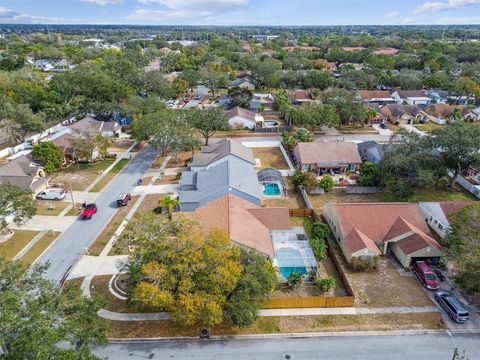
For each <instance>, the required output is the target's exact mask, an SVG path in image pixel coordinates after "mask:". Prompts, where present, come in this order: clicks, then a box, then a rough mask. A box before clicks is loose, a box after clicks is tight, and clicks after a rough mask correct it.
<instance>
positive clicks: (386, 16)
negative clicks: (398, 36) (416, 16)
mask: <svg viewBox="0 0 480 360" xmlns="http://www.w3.org/2000/svg"><path fill="white" fill-rule="evenodd" d="M398 16H400V12H399V11H389V12H387V13H385V14H384V15H383V18H384V19H395V18H396V17H398Z"/></svg>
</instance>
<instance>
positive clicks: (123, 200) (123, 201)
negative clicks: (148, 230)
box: [117, 193, 132, 207]
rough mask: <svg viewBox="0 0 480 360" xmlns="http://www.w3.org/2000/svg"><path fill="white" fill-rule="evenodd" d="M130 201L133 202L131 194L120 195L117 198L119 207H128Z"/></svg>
mask: <svg viewBox="0 0 480 360" xmlns="http://www.w3.org/2000/svg"><path fill="white" fill-rule="evenodd" d="M130 200H132V196H131V195H130V194H127V193H123V194H120V195H119V196H118V197H117V207H122V206H127V205H128V202H129V201H130Z"/></svg>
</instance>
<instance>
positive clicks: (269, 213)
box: [175, 194, 291, 256]
mask: <svg viewBox="0 0 480 360" xmlns="http://www.w3.org/2000/svg"><path fill="white" fill-rule="evenodd" d="M175 215H176V216H185V217H191V218H193V219H197V220H198V221H199V222H200V223H201V224H202V225H203V226H204V227H205V228H206V229H214V228H217V229H222V230H225V231H227V232H228V234H229V236H230V239H231V240H232V241H233V242H235V243H237V244H240V245H243V246H246V247H249V248H252V249H256V250H258V251H260V252H262V253H264V254H267V255H270V256H273V255H274V253H273V244H272V240H271V237H270V230H286V229H290V227H291V223H290V215H289V212H288V209H287V208H262V207H260V206H258V205H256V204H253V203H251V202H249V201H246V200H243V199H242V198H240V197H238V196H235V195H232V194H228V195H225V196H222V197H221V198H218V199H216V200H214V201H211V202H209V203H208V204H206V205H203V206H201V207H199V208H197V209H196V210H195V211H194V212H181V213H175Z"/></svg>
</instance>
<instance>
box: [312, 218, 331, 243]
mask: <svg viewBox="0 0 480 360" xmlns="http://www.w3.org/2000/svg"><path fill="white" fill-rule="evenodd" d="M311 231H312V237H314V238H317V239H325V238H326V237H327V236H328V235H329V234H330V228H329V227H328V225H327V224H324V223H321V222H316V223H313V225H312V230H311Z"/></svg>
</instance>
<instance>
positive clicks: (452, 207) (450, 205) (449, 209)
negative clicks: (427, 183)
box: [418, 201, 476, 238]
mask: <svg viewBox="0 0 480 360" xmlns="http://www.w3.org/2000/svg"><path fill="white" fill-rule="evenodd" d="M475 203H476V202H474V201H445V202H421V203H419V204H418V206H420V210H421V211H422V214H423V216H424V218H425V221H426V222H427V224H428V225H429V226H430V228H432V229H433V231H435V232H436V233H437V234H438V235H439V236H441V237H442V238H443V237H445V236H446V235H447V233H448V231H449V229H450V223H449V222H448V215H450V214H451V213H453V212H456V211H459V210H461V209H463V208H464V207H465V206H468V205H471V204H475Z"/></svg>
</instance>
